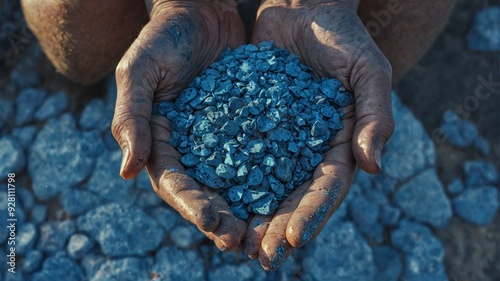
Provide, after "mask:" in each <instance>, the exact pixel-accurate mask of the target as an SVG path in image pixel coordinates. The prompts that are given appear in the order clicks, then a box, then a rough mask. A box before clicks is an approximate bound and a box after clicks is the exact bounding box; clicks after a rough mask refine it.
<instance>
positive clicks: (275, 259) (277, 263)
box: [270, 246, 286, 270]
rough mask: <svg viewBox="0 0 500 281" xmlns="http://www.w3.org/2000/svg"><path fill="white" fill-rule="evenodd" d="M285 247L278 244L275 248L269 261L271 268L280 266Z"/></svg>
mask: <svg viewBox="0 0 500 281" xmlns="http://www.w3.org/2000/svg"><path fill="white" fill-rule="evenodd" d="M285 252H286V249H285V247H284V246H278V247H277V248H276V252H275V254H274V256H273V258H272V259H271V260H270V261H271V269H272V270H275V269H277V268H278V267H279V266H280V262H281V261H282V260H283V258H284V256H285Z"/></svg>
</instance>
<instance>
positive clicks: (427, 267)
mask: <svg viewBox="0 0 500 281" xmlns="http://www.w3.org/2000/svg"><path fill="white" fill-rule="evenodd" d="M391 241H392V244H393V245H394V246H395V247H396V248H397V249H399V250H400V251H401V252H403V253H404V254H405V256H406V257H405V270H404V273H403V278H404V280H415V281H416V280H448V278H447V276H446V272H445V270H444V265H443V257H444V248H443V245H441V242H440V241H439V240H438V239H437V238H436V237H434V236H433V235H432V232H431V230H430V229H429V228H428V227H425V226H423V225H420V224H418V223H414V222H410V221H407V220H404V221H402V222H401V223H400V224H399V227H398V228H397V229H396V230H394V231H393V232H392V233H391Z"/></svg>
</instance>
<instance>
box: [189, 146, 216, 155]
mask: <svg viewBox="0 0 500 281" xmlns="http://www.w3.org/2000/svg"><path fill="white" fill-rule="evenodd" d="M192 152H193V154H194V155H196V156H200V157H206V156H208V155H210V154H211V153H212V151H210V149H208V148H206V147H205V145H203V144H201V145H197V146H195V147H193V149H192Z"/></svg>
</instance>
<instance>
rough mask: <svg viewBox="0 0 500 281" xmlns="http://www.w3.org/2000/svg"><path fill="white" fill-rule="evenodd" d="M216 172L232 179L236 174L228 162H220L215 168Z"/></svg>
mask: <svg viewBox="0 0 500 281" xmlns="http://www.w3.org/2000/svg"><path fill="white" fill-rule="evenodd" d="M215 173H216V174H217V176H219V177H221V178H225V179H232V178H234V176H235V175H236V172H235V171H234V169H233V168H232V167H231V166H229V165H226V164H219V165H218V166H217V169H216V170H215Z"/></svg>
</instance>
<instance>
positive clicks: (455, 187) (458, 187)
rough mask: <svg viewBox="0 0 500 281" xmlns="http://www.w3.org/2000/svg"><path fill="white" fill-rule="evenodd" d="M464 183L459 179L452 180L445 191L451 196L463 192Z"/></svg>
mask: <svg viewBox="0 0 500 281" xmlns="http://www.w3.org/2000/svg"><path fill="white" fill-rule="evenodd" d="M464 188H465V186H464V183H463V182H462V181H461V180H460V179H454V180H453V181H452V182H451V183H450V184H449V185H448V187H447V190H448V192H449V193H450V194H452V195H457V194H460V193H461V192H462V191H463V190H464Z"/></svg>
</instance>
